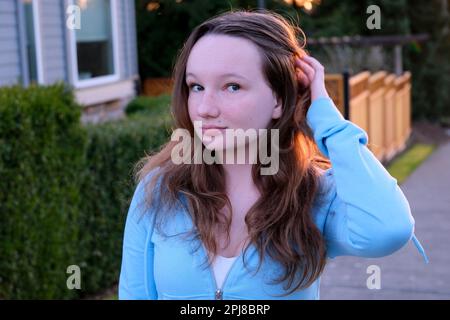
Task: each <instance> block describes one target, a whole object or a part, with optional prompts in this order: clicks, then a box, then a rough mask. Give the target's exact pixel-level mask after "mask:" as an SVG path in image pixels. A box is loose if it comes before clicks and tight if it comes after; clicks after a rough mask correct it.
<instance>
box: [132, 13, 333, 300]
mask: <svg viewBox="0 0 450 320" xmlns="http://www.w3.org/2000/svg"><path fill="white" fill-rule="evenodd" d="M206 34H221V35H231V36H235V37H241V38H244V39H248V40H250V41H252V42H253V43H254V44H255V45H256V46H257V48H258V50H259V52H260V54H261V57H262V61H263V73H264V76H265V78H266V80H267V81H268V83H269V84H270V87H271V88H272V90H273V91H274V92H275V93H276V94H277V97H279V98H281V99H282V103H283V105H282V110H283V111H282V115H281V117H280V118H279V119H272V121H271V123H270V124H269V127H268V128H267V129H268V132H270V129H278V130H279V147H280V150H281V152H280V154H279V170H278V172H277V173H276V174H274V175H260V174H259V172H260V168H261V164H260V163H259V162H258V163H257V164H254V165H253V167H252V177H253V182H254V183H255V185H256V187H257V188H258V190H259V192H260V194H261V197H260V199H259V200H258V201H257V202H256V203H255V204H254V205H253V206H252V207H251V208H250V210H249V211H248V213H247V215H246V217H245V223H246V225H247V228H248V231H249V239H250V240H249V241H250V243H252V244H253V245H254V246H255V247H256V248H257V250H258V253H259V257H260V260H259V264H258V270H259V268H260V266H261V263H262V262H263V259H264V257H265V256H266V255H269V256H270V257H271V258H272V259H273V260H275V261H277V262H279V263H280V264H281V266H282V267H283V270H284V271H285V272H284V274H283V275H282V277H280V278H277V279H275V280H274V281H275V283H281V282H284V281H286V284H285V287H284V288H285V290H289V291H288V293H287V294H291V293H293V292H295V291H297V290H301V289H304V288H307V287H309V286H310V285H311V284H312V283H313V282H314V281H315V280H316V279H317V278H318V277H319V276H320V274H321V273H322V271H323V269H324V267H325V262H326V249H325V243H324V239H323V237H322V235H321V233H320V231H319V230H318V228H317V227H316V225H315V224H314V221H313V217H312V212H311V211H312V207H313V205H314V202H315V201H317V200H318V199H319V198H320V197H318V195H319V194H321V192H320V191H321V187H320V185H321V184H320V176H321V174H323V171H324V170H325V169H328V168H329V167H331V164H330V161H329V160H328V159H326V158H325V157H323V156H322V155H321V154H320V151H319V150H318V147H317V145H316V144H315V142H314V139H313V135H312V131H311V129H310V128H309V126H308V125H307V123H306V112H307V108H308V106H309V105H310V103H311V101H310V92H309V88H306V87H303V86H301V85H300V84H299V83H298V81H297V76H296V73H295V66H294V57H295V56H301V55H303V54H305V53H306V51H305V50H304V46H305V41H306V38H305V35H304V33H303V32H302V30H301V29H300V28H299V27H298V26H295V25H293V24H291V23H289V22H288V21H287V20H286V19H285V18H283V17H282V16H281V15H279V14H278V13H275V12H270V11H266V10H232V11H229V12H225V13H222V14H220V15H217V16H215V17H213V18H211V19H209V20H207V21H205V22H204V23H202V24H201V25H199V26H197V27H196V28H195V29H194V30H193V31H192V33H191V34H190V36H189V38H188V39H187V40H186V42H185V44H184V46H183V47H182V49H181V50H180V51H179V53H178V56H177V60H176V63H175V66H174V70H173V80H174V88H173V92H172V103H171V108H172V109H171V112H172V116H173V118H174V127H175V128H182V129H186V130H188V131H189V133H190V134H191V137H194V134H195V133H194V128H193V124H192V122H191V120H190V118H189V114H188V106H187V101H188V95H189V91H188V88H187V85H186V83H185V72H186V64H187V60H188V57H189V54H190V52H191V49H192V48H193V46H194V44H195V43H196V42H197V41H198V40H199V39H200V38H201V37H202V36H204V35H206ZM175 144H176V142H172V141H169V142H167V143H166V144H165V145H164V146H162V148H161V149H160V150H159V151H158V152H155V153H154V154H150V155H148V156H146V157H144V158H143V159H141V160H140V161H139V163H138V164H137V166H136V168H135V169H136V179H137V181H138V182H140V181H142V180H143V179H144V178H145V177H146V176H147V175H148V174H149V173H150V171H154V169H156V168H158V169H159V170H157V171H156V173H155V175H154V176H153V179H152V180H151V183H150V184H148V185H147V188H146V200H147V203H148V204H150V203H152V200H153V198H156V197H152V193H154V192H155V190H153V188H154V187H155V186H156V181H157V180H159V178H162V180H160V181H161V184H160V188H159V190H160V191H159V197H158V198H159V203H164V204H169V205H170V207H172V206H173V205H174V204H176V203H181V201H180V200H179V198H180V196H183V197H185V199H187V207H188V208H187V211H188V213H189V215H190V217H191V218H192V221H193V223H194V227H195V228H194V229H193V230H191V232H190V234H191V235H194V236H195V237H196V238H197V239H199V240H200V241H199V243H203V244H204V246H205V247H206V249H207V250H208V251H210V252H211V253H213V254H214V255H215V254H217V242H216V237H215V232H214V231H215V230H216V229H215V227H216V226H217V225H222V226H225V229H226V231H227V234H228V239H229V231H230V225H231V217H227V216H226V215H223V214H220V210H221V209H222V208H223V207H224V206H227V207H228V209H229V212H232V210H231V203H230V201H229V199H228V197H227V194H226V192H225V176H224V171H223V168H222V166H221V165H218V164H212V165H207V164H205V163H202V164H174V163H173V162H172V161H171V151H172V149H173V148H174V146H175ZM191 145H193V144H191ZM202 148H204V147H203V146H202ZM163 188H164V191H162V190H163ZM169 211H170V210H169ZM162 212H168V211H167V210H156V212H155V214H160V215H161V214H162ZM165 216H167V214H165ZM159 225H160V224H159ZM247 249H248V247H246V249H245V250H244V256H245V251H247ZM206 262H207V263H208V264H210V263H211V260H209V261H206Z"/></svg>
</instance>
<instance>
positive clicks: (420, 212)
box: [320, 140, 450, 300]
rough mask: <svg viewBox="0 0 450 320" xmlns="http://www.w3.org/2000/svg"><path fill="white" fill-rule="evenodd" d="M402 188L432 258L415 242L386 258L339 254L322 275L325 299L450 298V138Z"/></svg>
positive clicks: (322, 296) (321, 292)
mask: <svg viewBox="0 0 450 320" xmlns="http://www.w3.org/2000/svg"><path fill="white" fill-rule="evenodd" d="M400 188H401V189H402V191H403V193H404V194H405V196H406V198H407V199H408V201H409V204H410V207H411V212H412V215H413V217H414V219H415V222H416V224H415V235H416V236H417V238H418V239H419V241H420V242H421V243H422V245H423V247H424V249H425V251H426V253H427V256H428V258H429V260H430V262H429V263H428V264H425V262H424V260H423V258H422V256H421V255H420V253H419V252H418V250H417V249H416V247H415V246H414V244H413V242H412V241H409V243H408V244H407V245H405V246H404V247H403V248H402V249H400V250H399V251H397V252H395V253H394V254H392V255H390V256H387V257H383V258H377V259H367V258H360V257H337V258H336V259H334V260H329V262H328V264H327V266H326V267H325V271H324V273H323V275H322V279H321V290H320V298H321V299H322V300H331V299H332V300H344V299H346V300H347V299H348V300H362V299H369V300H378V299H388V300H400V299H402V300H403V299H405V300H417V299H426V300H429V299H435V300H443V299H446V300H448V299H450V140H449V141H448V142H445V143H443V144H441V145H439V147H438V148H437V150H435V151H434V152H433V153H432V154H431V155H430V156H429V157H428V158H427V159H426V160H425V161H424V162H423V163H422V164H421V165H420V166H419V167H418V168H417V169H416V170H415V171H414V172H413V173H412V174H411V175H410V176H409V177H408V178H407V180H405V181H404V182H403V184H402V185H401V186H400ZM373 265H375V266H378V267H379V269H378V270H379V274H380V282H379V289H377V288H372V289H369V288H368V285H367V282H368V279H369V278H370V279H372V278H373V277H374V271H373V270H371V268H373V267H370V268H369V266H373ZM368 269H369V270H368ZM370 279H369V280H370ZM370 283H372V284H373V282H371V281H369V287H372V286H370Z"/></svg>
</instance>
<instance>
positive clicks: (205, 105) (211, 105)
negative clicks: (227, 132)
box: [197, 92, 220, 118]
mask: <svg viewBox="0 0 450 320" xmlns="http://www.w3.org/2000/svg"><path fill="white" fill-rule="evenodd" d="M197 112H198V115H199V116H201V117H204V118H208V117H211V118H215V117H217V116H218V115H219V114H220V110H219V106H218V101H217V98H216V97H215V96H214V94H213V93H207V92H205V94H204V95H203V97H202V99H201V101H200V103H199V105H198V106H197Z"/></svg>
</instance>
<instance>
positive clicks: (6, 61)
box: [0, 0, 22, 86]
mask: <svg viewBox="0 0 450 320" xmlns="http://www.w3.org/2000/svg"><path fill="white" fill-rule="evenodd" d="M17 19H18V12H17V7H16V1H15V0H2V1H0V86H6V85H12V84H14V83H17V82H19V81H21V75H22V70H21V59H20V50H19V29H18V23H17Z"/></svg>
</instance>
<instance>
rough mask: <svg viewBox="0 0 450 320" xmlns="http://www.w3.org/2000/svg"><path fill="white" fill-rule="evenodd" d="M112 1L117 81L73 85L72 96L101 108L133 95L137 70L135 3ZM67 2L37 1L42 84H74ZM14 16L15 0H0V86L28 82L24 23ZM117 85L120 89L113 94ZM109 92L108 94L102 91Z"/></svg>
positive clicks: (17, 16) (123, 0)
mask: <svg viewBox="0 0 450 320" xmlns="http://www.w3.org/2000/svg"><path fill="white" fill-rule="evenodd" d="M116 1H117V31H118V37H117V39H118V74H119V79H118V80H117V81H115V82H112V83H107V84H101V85H97V86H94V87H88V88H77V89H76V91H75V96H76V97H77V99H78V101H79V102H80V103H82V104H84V105H86V106H102V108H103V109H105V106H108V105H114V106H115V108H116V109H117V106H123V105H124V104H126V103H127V102H128V101H129V100H130V99H131V98H133V97H134V94H135V85H134V81H135V80H136V79H138V68H137V47H136V46H137V45H136V21H135V11H134V10H135V9H134V1H130V0H116ZM55 2H56V4H55ZM68 4H69V1H68V0H59V1H55V0H39V5H38V11H39V19H38V20H39V26H40V42H41V53H42V60H41V63H42V84H51V83H54V82H56V81H61V80H62V81H65V82H68V83H70V84H72V85H74V83H73V81H72V76H71V75H72V72H73V66H72V63H71V50H70V46H69V30H68V29H67V28H66V17H67V16H66V8H67V5H68ZM19 17H20V10H19V6H18V1H17V0H1V1H0V86H5V85H12V84H16V83H23V84H25V85H27V83H26V82H27V80H26V78H27V76H26V72H27V68H26V65H27V63H26V56H24V52H23V51H24V50H21V40H22V41H23V38H24V34H23V30H21V28H22V29H23V23H22V24H21V23H19V21H20V18H19ZM21 35H22V37H21ZM22 45H23V44H22ZM117 88H121V89H122V90H121V91H119V92H117V91H116V90H117ZM96 89H98V90H96ZM108 91H109V92H111V94H110V95H108V94H105V92H106V93H107V92H108ZM98 92H101V93H102V94H98ZM103 113H104V112H103Z"/></svg>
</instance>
